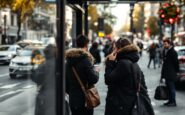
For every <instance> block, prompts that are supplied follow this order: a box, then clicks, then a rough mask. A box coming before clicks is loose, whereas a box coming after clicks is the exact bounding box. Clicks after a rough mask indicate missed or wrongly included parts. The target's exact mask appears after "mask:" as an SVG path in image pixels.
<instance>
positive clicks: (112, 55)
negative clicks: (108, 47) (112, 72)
mask: <svg viewBox="0 0 185 115" xmlns="http://www.w3.org/2000/svg"><path fill="white" fill-rule="evenodd" d="M116 55H117V53H115V52H112V53H111V54H110V55H109V56H108V59H109V60H111V61H115V60H116Z"/></svg>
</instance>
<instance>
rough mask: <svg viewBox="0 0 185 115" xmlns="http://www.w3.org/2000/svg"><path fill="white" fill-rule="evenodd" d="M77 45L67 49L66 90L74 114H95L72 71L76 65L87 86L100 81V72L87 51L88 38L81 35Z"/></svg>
mask: <svg viewBox="0 0 185 115" xmlns="http://www.w3.org/2000/svg"><path fill="white" fill-rule="evenodd" d="M76 42H77V47H78V48H73V49H69V50H67V51H66V80H67V81H66V84H67V86H66V92H67V93H68V94H69V104H70V108H71V112H72V115H93V109H88V108H86V107H85V95H84V92H83V91H82V88H81V86H80V84H79V82H78V81H77V79H76V78H75V75H74V73H73V71H72V67H74V68H75V69H76V71H77V73H78V75H79V77H80V79H81V81H82V82H83V84H84V85H85V86H87V85H88V86H92V85H94V84H95V83H96V82H97V81H98V73H97V72H96V71H95V69H94V67H93V60H94V59H93V57H92V55H91V54H90V53H89V52H87V49H88V48H87V46H88V38H87V37H85V36H83V35H80V36H79V37H78V38H77V41H76Z"/></svg>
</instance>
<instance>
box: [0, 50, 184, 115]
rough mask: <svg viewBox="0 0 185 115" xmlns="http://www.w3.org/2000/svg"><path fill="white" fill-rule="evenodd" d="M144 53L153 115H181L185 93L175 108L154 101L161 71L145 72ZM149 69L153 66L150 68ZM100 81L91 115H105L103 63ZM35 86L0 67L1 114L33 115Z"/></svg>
mask: <svg viewBox="0 0 185 115" xmlns="http://www.w3.org/2000/svg"><path fill="white" fill-rule="evenodd" d="M147 64H148V58H147V54H146V53H144V55H143V57H141V59H140V61H139V65H140V67H141V69H142V71H143V72H144V75H145V79H146V84H147V87H148V91H149V95H150V98H151V100H152V105H153V107H154V110H155V113H156V115H184V113H185V109H184V108H185V91H177V107H164V106H163V103H164V102H165V101H156V100H154V98H153V95H154V92H155V88H156V86H157V85H158V84H159V78H160V70H161V68H156V69H153V68H151V69H148V68H147ZM151 67H152V66H151ZM100 68H101V72H100V80H99V82H98V84H97V85H96V86H97V88H98V90H99V93H100V96H101V105H100V106H99V107H97V108H96V109H95V114H94V115H104V109H105V97H106V92H107V88H106V85H105V84H104V64H103V63H102V64H101V65H100ZM35 95H36V85H35V84H34V83H33V82H32V81H31V80H29V79H26V78H18V79H13V80H12V79H10V78H9V76H8V65H0V115H34V112H33V111H34V105H35Z"/></svg>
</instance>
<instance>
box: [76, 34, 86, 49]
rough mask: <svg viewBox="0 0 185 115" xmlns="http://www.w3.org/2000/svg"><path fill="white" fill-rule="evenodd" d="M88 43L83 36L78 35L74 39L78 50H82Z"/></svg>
mask: <svg viewBox="0 0 185 115" xmlns="http://www.w3.org/2000/svg"><path fill="white" fill-rule="evenodd" d="M88 43H89V39H88V38H87V37H86V36H84V35H79V36H77V38H76V45H77V47H78V48H84V47H85V46H86V45H87V44H88Z"/></svg>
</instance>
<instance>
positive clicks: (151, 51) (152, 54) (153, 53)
mask: <svg viewBox="0 0 185 115" xmlns="http://www.w3.org/2000/svg"><path fill="white" fill-rule="evenodd" d="M148 52H149V62H148V66H147V67H148V68H150V63H151V61H152V60H153V63H154V69H155V58H156V46H155V44H154V43H152V44H151V45H150V47H149V50H148Z"/></svg>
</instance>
